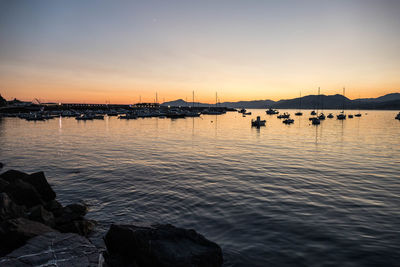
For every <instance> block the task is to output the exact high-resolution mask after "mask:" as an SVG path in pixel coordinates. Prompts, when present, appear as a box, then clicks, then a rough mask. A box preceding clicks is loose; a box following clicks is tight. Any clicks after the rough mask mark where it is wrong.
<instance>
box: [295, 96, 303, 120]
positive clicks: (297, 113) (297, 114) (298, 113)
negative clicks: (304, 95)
mask: <svg viewBox="0 0 400 267" xmlns="http://www.w3.org/2000/svg"><path fill="white" fill-rule="evenodd" d="M299 101H300V105H299V111H298V112H296V113H295V114H294V115H296V116H303V113H302V112H301V92H300V98H299Z"/></svg>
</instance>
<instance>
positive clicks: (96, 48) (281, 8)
mask: <svg viewBox="0 0 400 267" xmlns="http://www.w3.org/2000/svg"><path fill="white" fill-rule="evenodd" d="M318 86H320V87H321V92H322V93H324V94H336V93H342V87H343V86H346V96H347V97H349V98H358V97H359V96H360V97H377V96H381V95H384V94H386V93H392V92H400V1H396V0H392V1H369V0H359V1H351V0H343V1H340V0H337V1H327V0H326V1H324V0H315V1H311V0H310V1H300V0H296V1H287V0H283V1H278V0H276V1H261V0H260V1H245V0H242V1H233V0H230V1H224V0H215V1H167V0H163V1H90V0H77V1H74V0H68V1H54V0H49V1H41V0H38V1H32V0H26V1H19V0H9V1H7V0H0V93H1V94H2V95H3V96H4V97H5V98H7V99H10V98H14V97H16V98H19V99H22V100H28V101H30V100H33V99H34V98H38V99H40V100H41V101H45V102H48V101H56V102H79V103H82V102H86V103H88V102H90V103H105V102H106V101H109V102H111V103H134V102H138V101H139V96H141V98H142V102H144V101H147V102H153V101H154V98H155V94H156V92H158V99H159V101H160V102H162V101H163V100H165V101H171V100H175V99H178V98H182V99H185V98H187V99H188V100H190V101H191V95H192V91H193V90H194V91H195V95H196V101H201V102H214V101H215V92H218V95H219V98H220V101H222V102H223V101H238V100H253V99H273V100H279V99H282V98H293V97H298V95H299V93H300V91H301V93H302V95H308V94H316V93H317V90H318Z"/></svg>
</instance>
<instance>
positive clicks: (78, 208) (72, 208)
mask: <svg viewBox="0 0 400 267" xmlns="http://www.w3.org/2000/svg"><path fill="white" fill-rule="evenodd" d="M64 212H67V213H73V214H77V215H79V216H82V217H83V216H85V215H86V213H87V212H88V207H87V206H86V204H78V203H76V204H70V205H67V206H65V208H64Z"/></svg>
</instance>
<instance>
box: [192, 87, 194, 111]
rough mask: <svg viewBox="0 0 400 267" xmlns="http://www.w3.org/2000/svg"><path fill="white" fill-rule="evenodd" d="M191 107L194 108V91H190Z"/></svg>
mask: <svg viewBox="0 0 400 267" xmlns="http://www.w3.org/2000/svg"><path fill="white" fill-rule="evenodd" d="M192 98H193V99H192V107H193V108H194V91H193V92H192Z"/></svg>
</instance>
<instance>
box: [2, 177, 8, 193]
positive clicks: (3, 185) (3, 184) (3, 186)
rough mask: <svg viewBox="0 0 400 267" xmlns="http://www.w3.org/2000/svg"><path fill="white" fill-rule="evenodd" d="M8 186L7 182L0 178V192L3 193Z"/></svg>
mask: <svg viewBox="0 0 400 267" xmlns="http://www.w3.org/2000/svg"><path fill="white" fill-rule="evenodd" d="M9 184H10V183H9V182H7V181H6V180H4V179H1V178H0V192H5V190H6V188H7V186H8V185H9Z"/></svg>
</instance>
